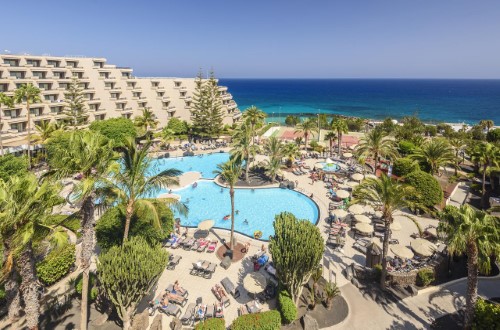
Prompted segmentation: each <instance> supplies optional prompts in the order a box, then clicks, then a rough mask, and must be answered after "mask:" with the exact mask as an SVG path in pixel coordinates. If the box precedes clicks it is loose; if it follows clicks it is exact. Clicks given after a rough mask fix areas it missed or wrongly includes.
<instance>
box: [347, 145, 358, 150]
mask: <svg viewBox="0 0 500 330" xmlns="http://www.w3.org/2000/svg"><path fill="white" fill-rule="evenodd" d="M357 146H358V145H357V144H351V145H350V146H349V149H351V150H354V149H356V147H357Z"/></svg>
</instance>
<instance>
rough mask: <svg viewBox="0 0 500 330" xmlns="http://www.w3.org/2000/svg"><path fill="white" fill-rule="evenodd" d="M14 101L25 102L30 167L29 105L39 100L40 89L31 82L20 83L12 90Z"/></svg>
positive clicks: (29, 165)
mask: <svg viewBox="0 0 500 330" xmlns="http://www.w3.org/2000/svg"><path fill="white" fill-rule="evenodd" d="M14 101H15V102H16V103H23V102H25V103H26V111H27V113H28V168H29V169H31V110H30V105H31V104H33V103H38V102H41V100H40V89H39V88H37V87H35V86H33V84H32V83H29V84H22V85H21V87H19V88H18V89H16V91H15V92H14Z"/></svg>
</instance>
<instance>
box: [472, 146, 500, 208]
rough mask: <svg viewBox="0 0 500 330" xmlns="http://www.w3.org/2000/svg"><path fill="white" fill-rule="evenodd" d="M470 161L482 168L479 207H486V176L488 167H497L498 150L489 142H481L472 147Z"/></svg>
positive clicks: (499, 160)
mask: <svg viewBox="0 0 500 330" xmlns="http://www.w3.org/2000/svg"><path fill="white" fill-rule="evenodd" d="M471 160H472V161H473V162H476V163H478V164H479V165H480V166H481V167H482V172H483V189H482V192H481V207H482V208H484V207H485V205H486V199H485V198H486V174H487V172H488V169H489V168H490V167H493V166H495V167H497V166H499V162H500V150H499V149H498V147H497V146H495V145H494V144H491V143H489V142H481V143H479V144H477V145H475V146H474V148H473V150H472V155H471Z"/></svg>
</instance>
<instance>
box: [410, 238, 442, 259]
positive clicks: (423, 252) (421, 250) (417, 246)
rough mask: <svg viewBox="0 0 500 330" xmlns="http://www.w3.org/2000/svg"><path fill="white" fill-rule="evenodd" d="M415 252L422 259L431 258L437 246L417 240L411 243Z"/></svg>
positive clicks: (421, 239) (426, 241)
mask: <svg viewBox="0 0 500 330" xmlns="http://www.w3.org/2000/svg"><path fill="white" fill-rule="evenodd" d="M410 245H411V249H412V250H413V252H415V253H416V254H418V255H419V256H422V257H430V256H431V255H432V254H433V253H434V251H436V248H437V247H436V245H434V244H433V243H432V242H429V241H428V240H426V239H423V238H417V239H415V240H413V241H412V242H411V243H410Z"/></svg>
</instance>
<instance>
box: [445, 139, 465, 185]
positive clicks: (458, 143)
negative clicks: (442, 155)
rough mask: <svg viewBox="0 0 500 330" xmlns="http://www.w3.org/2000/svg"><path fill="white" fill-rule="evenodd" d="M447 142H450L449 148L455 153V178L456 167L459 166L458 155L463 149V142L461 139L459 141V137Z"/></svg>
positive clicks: (456, 173)
mask: <svg viewBox="0 0 500 330" xmlns="http://www.w3.org/2000/svg"><path fill="white" fill-rule="evenodd" d="M449 142H450V146H451V147H452V148H453V151H455V176H457V175H458V167H459V164H460V157H459V154H460V152H462V151H463V149H464V148H465V142H464V140H463V139H461V138H459V137H456V138H452V139H450V140H449Z"/></svg>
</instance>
